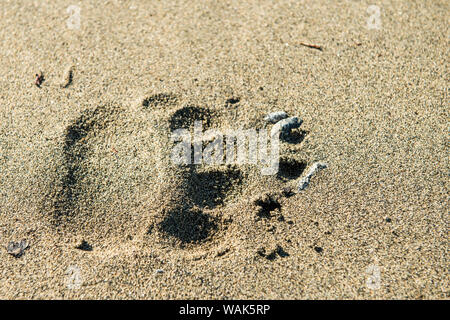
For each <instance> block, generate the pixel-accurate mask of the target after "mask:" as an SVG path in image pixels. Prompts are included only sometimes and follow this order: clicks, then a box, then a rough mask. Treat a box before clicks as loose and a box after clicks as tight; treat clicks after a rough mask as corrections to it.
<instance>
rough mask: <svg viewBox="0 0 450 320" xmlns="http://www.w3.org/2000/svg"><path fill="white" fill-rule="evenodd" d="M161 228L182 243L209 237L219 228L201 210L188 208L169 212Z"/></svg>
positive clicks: (194, 241)
mask: <svg viewBox="0 0 450 320" xmlns="http://www.w3.org/2000/svg"><path fill="white" fill-rule="evenodd" d="M159 228H160V230H161V231H162V232H164V233H166V234H168V235H170V236H173V237H175V238H176V239H178V240H180V241H181V243H196V242H201V241H202V240H206V239H207V238H209V237H210V236H211V234H212V233H213V232H214V231H215V230H217V223H216V222H215V221H214V219H213V218H212V217H211V216H210V215H208V214H205V213H203V212H202V211H201V210H198V209H195V208H187V209H180V210H172V211H170V212H168V213H167V215H166V217H165V219H164V220H163V221H162V222H161V223H160V225H159Z"/></svg>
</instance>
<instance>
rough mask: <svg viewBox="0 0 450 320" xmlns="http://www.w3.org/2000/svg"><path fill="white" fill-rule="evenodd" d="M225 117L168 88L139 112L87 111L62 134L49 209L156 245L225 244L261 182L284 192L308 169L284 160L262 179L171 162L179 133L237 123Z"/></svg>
mask: <svg viewBox="0 0 450 320" xmlns="http://www.w3.org/2000/svg"><path fill="white" fill-rule="evenodd" d="M221 117H224V115H223V113H222V114H221V113H220V112H217V111H216V110H212V109H209V108H206V107H199V106H195V105H192V104H183V103H181V102H180V99H179V97H178V96H176V95H174V94H165V93H159V94H154V95H149V96H147V97H145V98H144V99H142V100H141V101H140V103H139V106H138V107H137V108H134V109H133V111H131V109H130V110H128V109H127V108H124V107H118V106H117V105H114V104H105V105H102V106H98V107H96V108H93V109H88V110H86V111H84V112H82V113H81V115H79V116H78V117H76V119H75V120H74V121H72V122H71V123H70V124H69V125H67V127H66V129H65V131H64V134H63V136H62V139H61V145H60V148H59V150H60V155H61V156H60V163H59V165H58V168H56V173H57V174H56V175H55V176H54V177H53V179H52V181H51V184H50V185H51V186H50V187H49V188H50V189H51V190H50V191H49V192H48V193H47V196H48V198H49V199H50V202H49V201H45V202H44V203H45V207H44V208H43V209H44V210H45V211H46V212H49V211H51V212H52V213H53V215H52V217H53V221H54V222H55V224H56V225H58V226H61V227H63V228H67V229H69V230H72V231H73V230H75V231H76V230H77V228H82V229H83V230H84V231H85V232H87V233H88V234H98V233H101V234H104V235H106V236H108V235H109V234H123V236H124V237H125V235H127V234H134V235H136V233H139V232H143V233H145V234H146V236H147V235H148V237H156V238H153V240H156V242H155V244H156V243H158V242H163V243H170V244H172V245H173V246H175V247H182V248H183V247H186V246H193V245H195V246H197V245H202V244H205V243H208V242H210V241H213V240H214V241H216V240H217V241H220V239H223V237H222V236H223V235H224V234H226V232H227V228H228V225H229V223H231V222H230V221H231V220H232V219H230V214H228V215H224V214H223V212H225V211H227V212H232V211H233V209H232V205H233V204H235V203H237V202H242V201H244V202H245V201H248V200H247V199H248V198H247V197H248V196H249V195H250V194H249V192H250V193H251V192H252V190H254V189H255V188H254V187H255V186H260V185H261V184H263V188H264V182H263V181H269V182H268V183H267V186H268V187H267V188H272V187H273V186H274V185H278V186H279V187H280V190H282V189H283V188H282V187H283V185H284V184H285V182H289V181H291V180H293V179H296V178H297V177H298V176H300V175H301V173H302V172H303V170H304V168H305V167H306V163H304V162H302V161H298V160H295V159H294V160H293V159H288V158H284V157H282V158H281V161H280V170H279V172H278V174H277V175H274V176H270V177H264V178H262V177H261V175H260V170H259V168H257V167H255V166H248V165H244V166H237V165H227V164H223V165H203V164H202V165H193V164H192V165H191V164H190V165H176V164H173V163H172V162H171V157H170V155H171V150H172V147H173V142H172V141H171V133H172V132H173V131H174V130H176V129H180V128H185V129H189V130H192V129H193V125H194V122H195V121H202V124H203V127H204V128H215V129H218V130H220V129H221V128H220V127H218V126H219V125H220V124H222V123H230V122H231V120H230V119H224V118H221ZM264 179H265V180H264ZM257 206H259V207H260V209H258V211H257V212H256V213H254V215H255V216H257V215H260V216H261V217H269V216H270V212H271V211H273V210H275V209H276V210H281V204H280V203H279V202H277V201H275V202H274V204H273V203H264V201H263V202H261V203H260V204H257ZM232 214H234V213H232ZM248 220H249V221H250V220H253V219H252V217H249V219H248ZM151 226H153V228H151ZM149 227H150V228H149ZM149 230H150V231H149ZM234 232H235V231H234ZM146 236H144V237H146Z"/></svg>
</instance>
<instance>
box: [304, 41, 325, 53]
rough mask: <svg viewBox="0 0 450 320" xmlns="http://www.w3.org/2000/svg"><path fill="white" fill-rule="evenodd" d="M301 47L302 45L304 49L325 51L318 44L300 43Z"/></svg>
mask: <svg viewBox="0 0 450 320" xmlns="http://www.w3.org/2000/svg"><path fill="white" fill-rule="evenodd" d="M300 45H302V46H304V47H308V48H312V49H317V50H320V51H322V50H323V48H322V46H319V45H317V44H309V43H304V42H300Z"/></svg>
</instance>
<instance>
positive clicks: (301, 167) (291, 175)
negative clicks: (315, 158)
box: [277, 159, 306, 180]
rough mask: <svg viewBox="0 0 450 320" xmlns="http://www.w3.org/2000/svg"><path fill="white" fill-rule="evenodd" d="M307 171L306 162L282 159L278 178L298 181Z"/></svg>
mask: <svg viewBox="0 0 450 320" xmlns="http://www.w3.org/2000/svg"><path fill="white" fill-rule="evenodd" d="M305 169H306V162H303V161H297V160H295V159H281V160H280V167H279V170H278V173H277V175H278V177H279V178H284V179H289V180H292V179H297V178H298V177H300V176H301V175H302V173H303V171H305Z"/></svg>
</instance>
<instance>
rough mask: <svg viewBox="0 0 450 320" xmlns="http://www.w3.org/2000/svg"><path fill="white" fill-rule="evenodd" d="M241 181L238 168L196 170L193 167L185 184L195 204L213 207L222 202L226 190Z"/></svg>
mask: <svg viewBox="0 0 450 320" xmlns="http://www.w3.org/2000/svg"><path fill="white" fill-rule="evenodd" d="M191 168H192V167H191ZM241 181H242V173H241V171H240V170H231V169H229V170H225V171H220V170H208V171H204V172H197V171H196V170H195V169H191V170H190V171H189V173H188V175H187V179H186V181H185V185H186V189H187V193H188V195H189V197H190V198H191V200H192V202H193V203H194V204H195V205H196V206H199V207H201V208H214V207H216V206H218V205H221V204H223V202H224V199H225V198H226V196H227V192H228V191H229V190H231V189H232V188H233V186H234V185H236V184H238V185H240V182H241Z"/></svg>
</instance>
